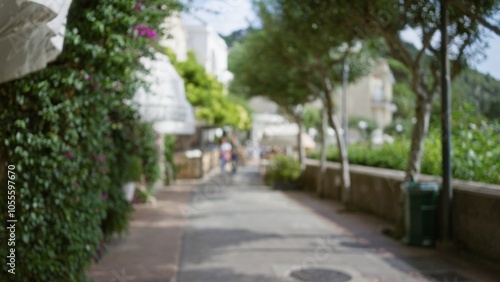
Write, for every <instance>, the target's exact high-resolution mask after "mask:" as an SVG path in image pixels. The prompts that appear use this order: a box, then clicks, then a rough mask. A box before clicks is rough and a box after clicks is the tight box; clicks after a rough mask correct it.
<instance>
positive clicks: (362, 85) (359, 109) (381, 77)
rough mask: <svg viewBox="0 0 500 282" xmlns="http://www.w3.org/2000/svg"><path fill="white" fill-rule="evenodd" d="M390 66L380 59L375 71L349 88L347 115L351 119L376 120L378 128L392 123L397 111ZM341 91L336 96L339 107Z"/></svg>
mask: <svg viewBox="0 0 500 282" xmlns="http://www.w3.org/2000/svg"><path fill="white" fill-rule="evenodd" d="M394 82H395V81H394V76H393V75H392V72H391V69H390V68H389V64H388V63H387V61H386V60H384V59H379V60H378V61H377V62H376V64H375V66H374V68H373V70H372V71H371V72H370V73H369V74H368V75H367V76H365V77H362V78H360V79H359V80H358V81H356V82H354V83H351V84H349V86H348V87H347V113H348V115H349V116H350V117H362V118H367V119H372V120H374V121H375V122H376V123H377V125H378V127H380V128H384V127H386V126H387V125H389V124H390V123H391V122H392V116H393V113H394V112H395V111H396V107H395V105H394V104H393V103H392V85H393V84H394ZM340 93H341V90H340V91H339V95H337V96H336V98H337V99H336V102H337V105H341V102H342V101H341V95H340Z"/></svg>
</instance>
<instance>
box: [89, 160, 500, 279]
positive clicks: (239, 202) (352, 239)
mask: <svg viewBox="0 0 500 282" xmlns="http://www.w3.org/2000/svg"><path fill="white" fill-rule="evenodd" d="M191 190H192V194H191V198H190V200H189V198H188V197H187V196H186V195H189V194H190V193H191ZM338 210H339V207H338V206H337V204H335V203H333V202H331V201H325V200H319V199H317V198H315V197H313V196H309V195H307V194H304V193H301V192H286V193H283V192H280V191H273V190H271V189H270V188H268V187H266V186H264V185H263V184H262V183H261V181H260V177H259V175H258V172H257V168H256V167H247V168H242V169H241V170H240V171H239V172H238V173H237V174H236V175H234V176H231V175H229V174H218V175H216V176H214V177H212V178H210V179H208V180H206V181H205V182H204V183H198V184H197V185H195V186H193V187H191V185H189V183H188V182H181V185H176V186H174V187H173V188H167V190H164V191H161V192H160V194H159V201H158V203H157V206H156V207H147V206H146V207H142V208H139V209H138V211H137V212H136V214H135V215H134V219H133V221H132V226H131V232H130V236H128V237H126V238H124V239H122V240H121V241H120V243H118V244H117V245H116V246H111V248H110V252H109V254H108V255H107V257H105V259H104V260H103V261H102V262H101V263H100V264H98V265H95V266H94V267H93V268H92V270H91V271H90V272H89V276H90V277H92V278H97V281H120V282H121V281H143V282H146V281H148V282H153V281H155V282H156V281H158V282H159V281H178V282H274V281H285V282H286V281H314V282H321V281H327V282H335V281H447V282H462V281H499V280H498V279H496V278H497V277H500V273H499V272H495V270H492V269H491V268H488V269H487V268H486V267H485V266H483V265H481V264H480V263H477V262H474V261H472V260H469V259H466V258H462V257H461V256H458V255H455V254H451V255H450V254H449V253H443V252H441V251H437V250H433V249H421V248H410V247H406V246H404V245H402V244H401V243H399V242H397V241H394V240H392V239H390V238H387V237H385V236H383V235H381V234H380V232H379V231H380V227H381V226H383V225H384V224H385V222H383V221H381V220H378V219H375V218H373V217H370V216H367V215H363V214H358V213H341V212H339V211H338ZM184 216H186V217H184ZM184 218H185V220H184ZM122 270H124V271H125V273H123V274H125V275H127V276H128V277H127V278H126V279H127V280H125V279H123V278H122V280H119V279H118V278H116V276H117V275H115V274H117V273H118V275H122V273H119V272H120V271H122ZM113 271H115V272H113Z"/></svg>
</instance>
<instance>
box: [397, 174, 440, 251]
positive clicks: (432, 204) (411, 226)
mask: <svg viewBox="0 0 500 282" xmlns="http://www.w3.org/2000/svg"><path fill="white" fill-rule="evenodd" d="M401 188H402V189H403V193H404V197H405V201H404V202H405V237H404V238H403V242H404V243H405V244H407V245H411V246H422V247H433V246H434V245H435V243H436V229H437V228H436V216H437V204H438V196H439V191H440V186H439V184H438V183H435V182H414V181H410V182H405V183H403V185H402V186H401Z"/></svg>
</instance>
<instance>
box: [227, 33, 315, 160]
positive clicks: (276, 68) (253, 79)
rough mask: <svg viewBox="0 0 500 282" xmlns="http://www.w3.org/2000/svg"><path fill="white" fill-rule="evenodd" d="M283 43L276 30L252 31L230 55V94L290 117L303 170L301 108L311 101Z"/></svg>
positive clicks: (300, 71) (310, 96) (299, 72)
mask: <svg viewBox="0 0 500 282" xmlns="http://www.w3.org/2000/svg"><path fill="white" fill-rule="evenodd" d="M282 44H283V41H282V40H281V35H280V33H279V30H277V29H276V28H275V27H272V26H264V27H263V29H262V30H255V31H252V32H251V33H250V34H248V35H247V37H246V38H245V40H244V41H243V42H242V43H241V44H239V45H237V46H236V48H235V50H234V51H233V52H232V53H231V59H230V62H231V63H230V70H231V71H233V72H234V73H235V78H234V81H233V83H232V84H231V90H232V92H235V93H240V94H243V95H245V96H247V97H254V96H264V97H266V98H268V99H270V100H272V101H274V102H275V103H276V104H278V105H279V107H280V109H281V110H283V112H285V113H286V115H287V116H289V117H291V118H292V119H293V121H294V122H295V123H296V124H297V126H298V127H299V133H298V135H297V138H298V139H297V144H298V151H299V162H300V163H301V167H302V168H304V164H305V163H304V161H305V152H304V149H303V145H302V138H301V135H302V133H303V131H304V130H303V129H304V126H303V119H302V112H303V105H304V104H305V103H307V102H309V101H311V99H312V98H313V96H312V95H311V94H310V93H311V92H310V91H309V90H308V89H307V87H305V85H304V84H301V83H300V82H299V81H300V76H302V75H303V73H302V70H301V69H300V68H296V67H295V68H290V67H289V66H288V64H286V62H285V60H286V59H287V58H286V57H284V56H283V53H282V50H283V45H282Z"/></svg>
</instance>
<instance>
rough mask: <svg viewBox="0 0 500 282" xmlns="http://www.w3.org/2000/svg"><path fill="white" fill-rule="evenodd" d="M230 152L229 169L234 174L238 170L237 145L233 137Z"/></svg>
mask: <svg viewBox="0 0 500 282" xmlns="http://www.w3.org/2000/svg"><path fill="white" fill-rule="evenodd" d="M231 146H232V150H231V167H232V170H233V173H236V171H237V170H238V143H237V140H236V138H234V137H233V140H232V142H231Z"/></svg>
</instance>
